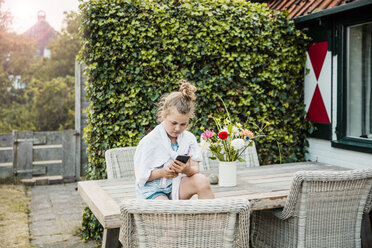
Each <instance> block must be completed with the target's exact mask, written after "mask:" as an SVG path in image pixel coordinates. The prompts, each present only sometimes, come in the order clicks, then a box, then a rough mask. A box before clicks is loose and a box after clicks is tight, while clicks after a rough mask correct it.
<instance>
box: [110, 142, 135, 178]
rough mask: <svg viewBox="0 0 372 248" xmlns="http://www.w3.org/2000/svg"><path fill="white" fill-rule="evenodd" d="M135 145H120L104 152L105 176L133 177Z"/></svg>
mask: <svg viewBox="0 0 372 248" xmlns="http://www.w3.org/2000/svg"><path fill="white" fill-rule="evenodd" d="M135 151H136V147H122V148H114V149H110V150H107V151H106V152H105V160H106V170H107V178H108V179H113V178H122V177H133V175H134V174H133V167H134V166H133V156H134V152H135Z"/></svg>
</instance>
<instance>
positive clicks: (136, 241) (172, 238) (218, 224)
mask: <svg viewBox="0 0 372 248" xmlns="http://www.w3.org/2000/svg"><path fill="white" fill-rule="evenodd" d="M120 210H121V216H120V218H121V227H120V234H119V240H120V242H121V243H122V245H123V247H159V248H163V247H206V248H208V247H212V248H216V247H235V244H238V245H237V247H248V245H249V218H250V207H249V202H248V201H247V200H246V199H244V198H226V199H212V200H179V201H161V200H143V199H131V200H124V201H123V202H122V204H121V207H120Z"/></svg>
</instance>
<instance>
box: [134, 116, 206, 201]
mask: <svg viewBox="0 0 372 248" xmlns="http://www.w3.org/2000/svg"><path fill="white" fill-rule="evenodd" d="M177 143H178V146H179V147H178V151H177V152H175V151H173V150H172V148H171V141H170V139H169V137H168V135H167V132H166V130H165V127H164V122H162V123H160V124H159V125H157V126H156V127H155V128H154V130H152V131H151V132H150V133H149V134H147V135H146V136H145V137H143V138H142V139H141V141H140V142H139V144H138V146H137V149H136V152H135V154H134V172H135V176H136V184H138V185H140V186H143V185H145V183H146V182H147V180H148V179H149V177H150V175H151V171H152V170H154V169H156V168H158V167H160V166H162V165H164V166H168V165H169V164H170V163H171V162H172V161H173V160H174V159H176V157H177V155H190V156H192V160H194V161H202V154H201V151H200V148H199V145H198V143H197V141H196V138H195V136H194V135H193V134H192V133H190V132H189V131H183V132H182V133H181V134H179V135H178V137H177ZM183 176H185V175H184V174H181V173H180V174H179V175H178V177H176V178H173V180H172V199H173V200H178V199H179V186H180V182H181V178H182V177H183ZM161 182H163V183H165V178H163V179H162V180H161Z"/></svg>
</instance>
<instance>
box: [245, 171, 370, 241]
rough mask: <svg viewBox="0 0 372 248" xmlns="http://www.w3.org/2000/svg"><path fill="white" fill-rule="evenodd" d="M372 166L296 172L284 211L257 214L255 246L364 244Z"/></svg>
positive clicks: (255, 216) (254, 214) (253, 231)
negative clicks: (361, 235) (363, 224)
mask: <svg viewBox="0 0 372 248" xmlns="http://www.w3.org/2000/svg"><path fill="white" fill-rule="evenodd" d="M371 187H372V168H370V169H363V170H350V171H341V172H328V171H300V172H297V173H296V175H295V177H294V179H293V182H292V186H291V189H290V193H289V196H288V199H287V202H286V204H285V206H284V209H282V210H270V211H268V210H265V211H255V212H253V213H252V226H251V245H252V247H260V248H261V247H275V248H277V247H286V248H288V247H327V248H328V247H337V248H339V247H348V248H350V247H361V238H360V233H361V221H362V215H363V212H369V211H370V209H371V200H372V197H371V196H372V195H371Z"/></svg>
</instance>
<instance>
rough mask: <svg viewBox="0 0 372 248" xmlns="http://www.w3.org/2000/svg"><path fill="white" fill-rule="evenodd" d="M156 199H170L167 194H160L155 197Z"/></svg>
mask: <svg viewBox="0 0 372 248" xmlns="http://www.w3.org/2000/svg"><path fill="white" fill-rule="evenodd" d="M154 200H169V199H168V197H166V196H165V195H159V196H158V197H156V198H154Z"/></svg>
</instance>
